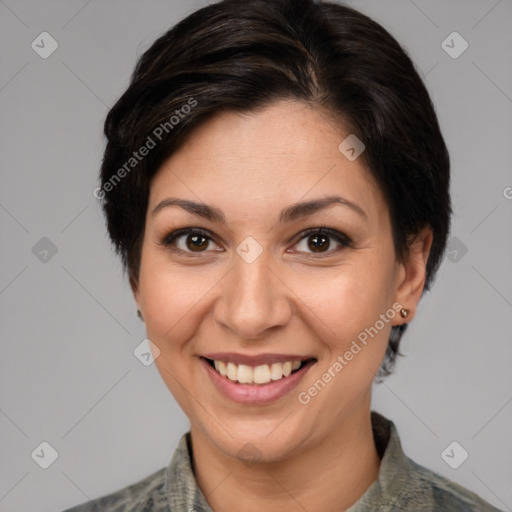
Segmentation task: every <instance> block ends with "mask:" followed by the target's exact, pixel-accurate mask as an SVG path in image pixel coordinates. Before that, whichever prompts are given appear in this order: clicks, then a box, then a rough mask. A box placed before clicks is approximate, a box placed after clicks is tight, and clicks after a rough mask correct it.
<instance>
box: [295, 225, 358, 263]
mask: <svg viewBox="0 0 512 512" xmlns="http://www.w3.org/2000/svg"><path fill="white" fill-rule="evenodd" d="M333 241H334V243H333ZM301 244H302V247H301ZM336 244H337V245H338V247H337V248H334V249H332V250H331V247H332V245H336ZM350 244H351V241H350V239H349V238H348V237H347V236H345V235H344V234H343V233H340V232H339V231H336V230H333V229H325V228H313V229H309V230H307V231H306V232H304V233H302V238H301V239H300V241H299V243H298V244H297V246H296V247H298V250H299V252H305V253H306V254H310V255H311V253H313V254H312V255H313V256H314V254H315V253H317V254H319V255H324V254H325V255H331V254H332V253H335V252H338V251H340V250H341V249H343V248H344V247H350ZM319 257H321V256H319Z"/></svg>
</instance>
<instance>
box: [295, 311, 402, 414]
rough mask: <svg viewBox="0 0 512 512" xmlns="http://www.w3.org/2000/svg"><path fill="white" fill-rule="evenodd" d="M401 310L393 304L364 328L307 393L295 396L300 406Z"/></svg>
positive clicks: (317, 391) (310, 398)
mask: <svg viewBox="0 0 512 512" xmlns="http://www.w3.org/2000/svg"><path fill="white" fill-rule="evenodd" d="M401 310H402V305H401V304H400V303H399V302H395V303H394V304H393V306H392V307H391V308H389V309H388V310H386V312H385V313H382V314H381V315H380V317H379V319H378V320H377V321H376V322H375V323H374V324H373V325H372V326H370V327H366V328H365V329H364V330H363V331H361V332H360V333H359V334H358V335H357V339H356V340H353V341H352V343H351V345H350V347H349V348H348V349H347V350H346V351H345V352H344V353H343V354H340V355H338V357H337V358H336V360H335V361H334V362H333V363H332V364H331V366H329V368H328V369H327V370H326V371H325V372H324V373H323V374H322V375H321V377H320V378H319V379H317V380H316V381H315V383H314V384H313V385H312V386H310V387H309V388H308V389H307V391H301V392H300V393H299V394H298V395H297V399H298V401H299V402H300V403H301V404H302V405H307V404H309V403H310V402H311V400H312V399H313V398H314V397H315V396H317V395H318V394H319V393H320V392H321V391H322V390H323V389H324V388H325V387H326V386H327V384H328V383H329V382H331V381H332V380H333V379H334V378H335V377H336V376H337V375H338V374H339V373H340V372H341V371H342V370H343V369H344V368H345V367H346V366H347V365H348V364H349V363H350V361H352V360H353V359H354V357H355V356H356V355H357V354H359V352H361V350H362V349H363V348H364V347H366V346H367V345H368V341H369V339H368V338H369V337H370V338H371V339H373V338H375V336H377V335H378V334H379V332H380V331H382V329H384V327H385V326H386V325H387V324H389V322H390V321H391V320H393V318H395V316H396V315H397V314H399V312H400V311H401ZM358 341H359V343H358ZM361 345H362V346H361Z"/></svg>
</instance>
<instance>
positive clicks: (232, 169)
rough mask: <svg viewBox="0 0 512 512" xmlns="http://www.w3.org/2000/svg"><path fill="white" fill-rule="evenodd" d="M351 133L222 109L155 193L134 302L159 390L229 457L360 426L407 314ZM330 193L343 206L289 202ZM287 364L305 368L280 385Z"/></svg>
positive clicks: (318, 121)
mask: <svg viewBox="0 0 512 512" xmlns="http://www.w3.org/2000/svg"><path fill="white" fill-rule="evenodd" d="M348 135H349V134H348V133H343V132H342V131H341V129H340V128H337V127H336V125H335V124H334V123H333V122H330V121H329V120H328V119H327V118H326V117H325V116H323V115H322V114H320V113H319V112H318V111H314V110H311V109H309V108H308V107H306V106H304V105H303V104H301V103H298V102H285V101H283V102H278V103H275V104H273V105H272V106H270V107H268V108H266V109H265V110H263V111H260V112H259V113H255V114H239V113H223V114H220V115H218V116H217V117H215V118H214V119H212V120H211V121H209V122H207V123H206V124H204V125H202V126H201V127H200V128H199V129H197V130H196V131H195V132H194V133H193V134H192V136H191V137H190V138H189V139H188V141H187V143H186V144H185V145H184V146H182V148H181V149H180V150H179V151H178V152H177V153H175V154H174V155H173V156H172V157H171V158H169V159H168V160H167V161H166V162H165V164H164V165H163V166H162V167H161V169H159V172H158V173H157V175H156V176H155V178H154V179H153V181H152V183H151V190H150V196H149V206H148V210H147V216H146V227H145V235H144V241H143V246H142V258H141V266H140V274H139V281H138V285H137V288H136V289H135V290H134V292H135V298H136V300H137V303H138V305H139V308H140V310H141V311H142V314H143V317H144V320H145V322H146V327H147V334H148V338H149V339H150V340H152V342H153V343H154V344H155V345H156V346H157V347H158V349H159V350H160V354H159V355H158V357H157V358H156V360H155V363H156V365H157V367H158V370H159V371H160V373H161V375H162V377H163V379H164V381H165V383H166V384H167V386H168V387H169V389H170V391H171V392H172V394H173V395H174V397H175V398H176V400H177V401H178V403H179V404H180V406H181V407H182V409H183V410H184V412H185V413H186V415H187V416H188V418H189V419H190V421H191V425H192V430H193V432H194V431H195V432H197V433H199V432H200V433H201V434H200V435H201V436H203V438H205V439H207V440H208V441H210V442H211V443H212V446H215V447H217V448H218V449H219V450H221V451H222V452H223V453H224V454H227V455H231V456H234V457H235V456H237V454H239V452H240V450H241V449H247V447H246V444H247V443H251V445H253V446H254V447H256V448H250V449H249V450H251V449H252V450H254V449H255V450H257V453H258V457H261V458H262V459H265V460H269V461H270V460H274V461H277V460H282V459H285V458H287V457H290V456H292V455H293V454H294V453H296V452H297V451H298V450H304V449H307V448H311V447H313V446H315V444H317V443H320V442H322V440H324V439H326V438H328V437H329V436H330V435H333V433H334V432H336V431H337V429H339V427H340V425H342V424H343V422H344V421H346V420H348V419H349V418H350V417H353V418H354V417H359V418H366V417H367V415H368V410H369V407H370V390H371V385H372V381H373V379H374V377H375V374H376V373H377V371H378V369H379V366H380V364H381V362H382V359H383V356H384V353H385V350H386V345H387V342H388V338H389V334H390V330H391V327H392V326H393V325H396V324H399V323H402V322H403V319H401V318H400V315H399V312H398V311H399V307H401V306H403V307H406V308H410V307H412V306H414V305H415V304H412V303H411V297H409V295H410V294H411V291H410V288H411V286H410V285H409V284H408V282H407V279H408V272H407V267H406V266H405V265H403V264H399V263H398V262H397V261H396V259H395V252H394V247H393V241H392V232H391V224H390V217H389V214H388V209H387V205H386V203H385V201H384V198H383V196H382V194H381V192H380V191H379V189H378V187H377V186H376V184H375V182H374V180H373V179H372V178H371V177H370V175H369V173H368V172H367V171H366V170H365V169H364V168H363V167H362V164H361V163H360V162H361V159H356V160H354V161H350V160H349V159H348V158H347V157H346V156H345V155H344V154H343V153H342V152H341V151H340V150H339V149H338V147H339V145H340V143H341V142H342V141H343V140H344V139H345V138H346V137H347V136H348ZM327 197H339V198H341V199H340V200H338V201H337V202H328V203H326V205H324V207H322V208H320V207H318V205H317V207H314V203H313V205H312V206H311V207H307V206H305V207H303V208H300V207H297V205H298V204H299V203H309V202H311V201H319V200H323V199H325V198H327ZM171 199H172V200H176V199H178V200H182V201H189V202H194V203H201V204H204V205H205V206H201V207H199V206H197V207H195V211H196V213H193V212H192V211H191V209H190V208H184V207H180V206H178V205H176V204H174V205H171V204H170V202H169V200H171ZM165 201H167V203H165ZM292 207H294V208H293V209H292ZM210 209H212V210H214V214H208V215H207V213H208V212H210ZM283 212H285V213H284V214H283ZM201 213H202V214H203V215H201ZM221 217H222V218H223V221H221V220H220V218H221ZM322 227H323V228H325V230H328V231H325V232H323V233H322V232H320V233H318V232H317V231H318V229H319V228H322ZM184 228H187V229H190V233H184V234H180V235H179V236H178V237H177V238H175V239H174V240H171V237H170V236H169V235H170V234H171V233H172V232H174V231H175V230H178V229H184ZM307 230H311V232H310V233H306V231H307ZM198 231H199V232H198ZM166 242H167V245H166ZM417 299H419V296H418V297H417ZM407 301H409V303H407ZM399 305H400V306H399ZM365 334H366V336H365ZM365 338H366V340H365V343H363V340H364V339H365ZM356 347H359V350H358V349H357V348H356ZM350 354H352V355H350ZM244 356H246V358H245V359H244ZM205 358H209V359H217V360H220V361H222V363H221V364H220V366H219V370H223V371H224V370H226V371H228V373H229V375H230V376H231V377H232V378H233V379H234V380H232V379H230V378H229V377H227V376H223V375H221V374H220V373H219V372H218V371H216V370H215V369H214V368H213V367H212V366H211V365H210V363H208V362H207V360H206V359H205ZM284 361H308V363H307V364H306V365H305V366H304V367H303V368H301V369H299V370H298V371H297V372H296V373H295V371H294V373H292V375H291V376H289V377H286V376H285V377H284V378H280V376H281V375H282V372H285V374H286V373H288V372H289V370H290V368H289V366H290V365H289V364H282V363H283V362H284ZM228 362H230V363H231V364H229V365H227V364H225V363H228ZM237 362H238V363H246V364H245V365H243V366H241V367H240V366H237V365H236V364H235V363H237ZM274 363H281V364H274ZM265 364H267V365H268V366H265ZM296 366H297V365H294V366H293V368H295V367H296ZM256 367H259V368H257V369H256V370H254V368H256ZM254 379H256V380H257V381H258V382H260V383H254V382H253V383H252V384H250V383H239V382H235V381H237V380H242V381H246V382H247V381H253V380H254ZM273 379H275V380H273ZM268 380H270V382H269V383H266V384H262V383H261V382H265V381H268ZM244 447H245V448H244ZM240 453H241V454H243V450H242V452H240ZM239 456H241V455H239Z"/></svg>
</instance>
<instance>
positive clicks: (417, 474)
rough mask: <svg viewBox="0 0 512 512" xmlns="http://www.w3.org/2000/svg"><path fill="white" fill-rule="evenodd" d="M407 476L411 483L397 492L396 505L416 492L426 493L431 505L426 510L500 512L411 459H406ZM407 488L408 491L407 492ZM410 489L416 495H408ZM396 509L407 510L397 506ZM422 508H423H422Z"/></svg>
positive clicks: (408, 501) (412, 499)
mask: <svg viewBox="0 0 512 512" xmlns="http://www.w3.org/2000/svg"><path fill="white" fill-rule="evenodd" d="M408 463H409V472H410V474H409V478H410V482H411V483H412V484H413V485H412V486H411V487H410V488H409V486H404V491H403V492H402V493H400V494H399V496H398V499H397V501H398V502H400V504H399V503H397V505H399V506H402V504H408V503H410V502H411V501H414V499H415V497H417V496H418V494H417V493H418V492H420V493H424V494H426V495H428V499H427V500H426V502H428V503H429V504H430V506H431V508H429V509H428V510H432V511H438V510H450V511H452V512H458V511H460V512H500V510H499V509H497V508H496V507H494V506H492V505H491V504H490V503H488V502H486V501H485V500H483V499H482V498H481V497H480V496H478V494H476V493H474V492H472V491H470V490H469V489H466V488H465V487H463V486H462V485H459V484H457V483H455V482H453V481H451V480H449V479H448V478H446V477H444V476H442V475H440V474H439V473H436V472H435V471H432V470H430V469H428V468H426V467H424V466H421V465H420V464H417V463H416V462H414V461H413V460H412V459H408ZM408 490H409V492H408ZM410 491H412V492H413V493H414V494H415V495H416V496H414V497H413V496H412V495H410ZM398 510H408V509H406V508H403V509H402V508H398ZM422 510H423V509H422Z"/></svg>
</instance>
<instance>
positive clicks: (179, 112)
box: [93, 98, 197, 199]
mask: <svg viewBox="0 0 512 512" xmlns="http://www.w3.org/2000/svg"><path fill="white" fill-rule="evenodd" d="M196 106H197V100H195V99H194V98H189V99H188V101H187V103H185V104H184V105H182V106H181V107H180V108H179V109H176V110H175V114H173V115H172V116H171V117H170V118H169V120H168V121H165V122H162V123H160V124H159V125H158V126H157V127H156V128H154V130H153V131H152V132H151V135H148V137H147V139H146V140H145V142H144V144H142V146H141V147H140V148H139V149H138V150H137V151H134V152H133V153H132V156H131V157H130V158H128V160H127V161H126V162H125V163H124V164H123V165H122V166H121V167H120V168H119V169H118V170H117V171H116V172H115V174H113V175H112V176H111V177H110V179H109V180H108V181H106V182H105V183H103V185H102V186H101V187H96V188H95V189H94V190H93V196H94V197H95V198H96V199H103V198H104V197H105V195H106V194H107V193H108V192H111V191H112V190H114V188H115V187H116V186H117V185H118V184H119V183H120V182H121V180H122V179H123V178H125V177H126V176H127V175H128V174H129V173H130V172H131V171H132V170H133V169H135V167H137V165H138V164H139V162H141V161H142V160H143V159H144V158H145V157H146V156H148V155H149V153H150V151H151V150H152V149H154V148H156V146H157V145H158V143H159V142H161V141H162V140H163V139H164V137H165V136H166V135H168V134H169V133H171V131H172V130H174V128H175V127H176V126H177V125H178V124H180V122H181V120H182V119H184V118H185V117H187V115H188V114H190V112H191V111H192V109H193V108H194V107H196Z"/></svg>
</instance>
